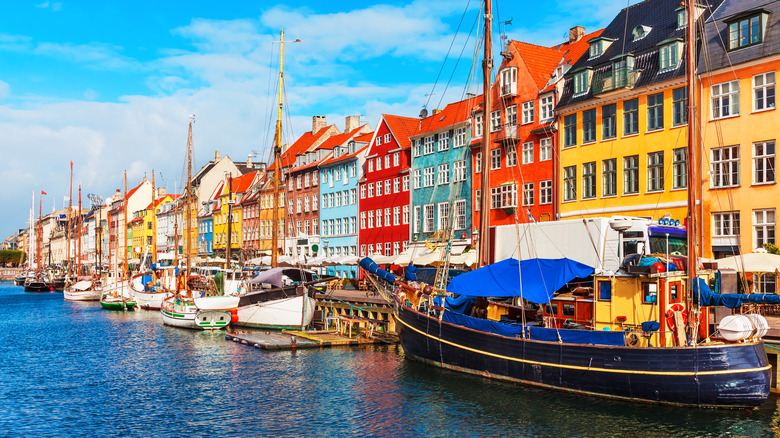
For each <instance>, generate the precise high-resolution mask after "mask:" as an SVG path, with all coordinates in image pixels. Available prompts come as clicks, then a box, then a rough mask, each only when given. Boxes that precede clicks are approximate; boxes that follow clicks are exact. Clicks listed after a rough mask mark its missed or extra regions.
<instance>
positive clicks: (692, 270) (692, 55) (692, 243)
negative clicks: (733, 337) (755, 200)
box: [686, 0, 698, 330]
mask: <svg viewBox="0 0 780 438" xmlns="http://www.w3.org/2000/svg"><path fill="white" fill-rule="evenodd" d="M686 14H687V17H686V18H687V19H688V29H687V30H686V33H687V39H688V44H687V45H686V49H687V51H688V53H687V55H688V65H687V69H686V73H687V83H688V224H687V225H688V227H687V228H688V229H687V230H686V231H687V233H686V234H687V243H688V266H687V273H686V274H687V276H688V285H689V287H688V293H687V294H686V301H687V303H686V307H687V308H688V309H692V308H693V307H692V306H695V307H698V306H696V304H697V303H695V302H694V300H693V294H692V292H693V289H692V288H693V285H694V283H695V282H696V281H697V280H696V234H695V232H694V230H696V229H697V228H696V222H697V221H696V126H695V125H696V117H695V116H696V104H695V102H696V100H695V99H694V95H695V90H696V82H695V76H694V75H695V73H696V71H695V69H696V47H695V45H696V28H695V25H696V12H695V3H694V1H693V0H688V1H687V2H686ZM695 319H698V318H689V319H688V324H689V330H692V327H693V321H694V320H695Z"/></svg>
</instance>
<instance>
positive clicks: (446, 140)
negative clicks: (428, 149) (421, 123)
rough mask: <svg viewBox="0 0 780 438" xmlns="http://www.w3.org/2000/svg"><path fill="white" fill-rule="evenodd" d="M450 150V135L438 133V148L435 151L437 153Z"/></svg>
mask: <svg viewBox="0 0 780 438" xmlns="http://www.w3.org/2000/svg"><path fill="white" fill-rule="evenodd" d="M449 149H450V133H449V132H441V133H439V141H438V148H437V150H438V151H439V152H444V151H447V150H449Z"/></svg>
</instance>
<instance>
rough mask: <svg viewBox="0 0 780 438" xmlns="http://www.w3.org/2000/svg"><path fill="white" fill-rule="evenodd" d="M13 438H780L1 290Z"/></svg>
mask: <svg viewBox="0 0 780 438" xmlns="http://www.w3.org/2000/svg"><path fill="white" fill-rule="evenodd" d="M0 309H2V314H3V316H4V318H3V319H4V322H5V323H6V325H5V327H4V328H5V330H3V331H2V333H1V334H0V397H1V398H2V400H4V401H6V402H5V403H2V404H0V431H4V432H3V433H0V435H4V434H6V433H7V434H10V435H19V436H25V435H35V436H63V435H106V434H108V433H111V434H114V435H128V436H182V435H184V434H185V433H186V434H188V435H194V436H205V435H217V436H314V435H318V436H319V435H322V436H331V435H352V436H354V435H358V436H388V435H389V436H453V435H467V436H474V435H479V436H499V435H503V436H599V437H602V436H654V437H663V436H722V435H730V436H773V435H774V434H775V433H776V432H780V409H779V408H778V398H776V397H772V398H770V400H769V402H767V403H766V404H764V405H763V406H761V407H760V408H759V409H757V410H753V411H713V410H696V409H687V408H674V407H658V406H650V405H639V404H630V403H624V402H617V401H610V400H602V399H596V398H588V397H583V396H577V395H572V394H567V393H562V392H554V391H548V390H540V389H535V388H528V387H524V386H520V385H514V384H506V383H501V382H495V381H491V380H488V379H484V378H481V377H476V376H470V375H464V374H460V373H454V372H450V371H445V370H440V369H437V368H433V367H429V366H426V365H422V364H419V363H416V362H413V361H409V360H405V359H404V357H403V352H402V351H401V349H400V348H399V347H397V346H374V347H372V346H368V347H366V346H363V347H356V348H332V349H322V350H306V349H304V350H299V351H295V352H289V351H276V352H265V351H260V350H256V349H253V348H250V347H247V346H244V345H239V344H236V343H233V342H227V341H225V338H224V333H223V332H206V331H190V330H183V329H176V328H173V327H166V326H163V325H162V324H161V322H160V316H159V313H157V312H148V311H136V312H109V311H104V310H101V309H100V307H99V305H98V304H97V303H83V302H69V301H64V300H63V299H62V294H29V293H24V292H22V288H20V287H15V286H12V285H8V284H3V285H0Z"/></svg>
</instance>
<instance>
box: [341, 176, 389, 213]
mask: <svg viewBox="0 0 780 438" xmlns="http://www.w3.org/2000/svg"><path fill="white" fill-rule="evenodd" d="M376 196H377V197H379V196H382V181H377V182H376ZM338 206H339V205H338V195H336V207H338Z"/></svg>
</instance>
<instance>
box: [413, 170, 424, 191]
mask: <svg viewBox="0 0 780 438" xmlns="http://www.w3.org/2000/svg"><path fill="white" fill-rule="evenodd" d="M412 174H413V176H414V189H415V190H417V189H421V188H422V169H414V171H413V172H412Z"/></svg>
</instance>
